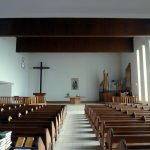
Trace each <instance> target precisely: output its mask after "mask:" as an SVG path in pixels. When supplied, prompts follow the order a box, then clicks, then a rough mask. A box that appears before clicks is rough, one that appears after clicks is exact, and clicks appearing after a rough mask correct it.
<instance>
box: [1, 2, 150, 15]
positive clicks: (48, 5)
mask: <svg viewBox="0 0 150 150" xmlns="http://www.w3.org/2000/svg"><path fill="white" fill-rule="evenodd" d="M149 9H150V1H149V0H132V1H131V0H25V1H21V0H13V1H8V0H1V1H0V17H1V18H19V17H20V18H27V17H30V18H32V17H35V18H37V17H88V18H89V17H94V18H99V17H100V18H149V16H150V11H149Z"/></svg>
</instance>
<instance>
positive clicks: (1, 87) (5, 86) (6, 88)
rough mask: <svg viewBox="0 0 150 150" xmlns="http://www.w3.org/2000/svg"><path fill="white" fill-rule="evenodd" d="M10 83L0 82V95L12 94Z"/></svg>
mask: <svg viewBox="0 0 150 150" xmlns="http://www.w3.org/2000/svg"><path fill="white" fill-rule="evenodd" d="M11 92H12V84H11V83H7V82H5V83H4V82H3V83H0V96H11V95H12V93H11Z"/></svg>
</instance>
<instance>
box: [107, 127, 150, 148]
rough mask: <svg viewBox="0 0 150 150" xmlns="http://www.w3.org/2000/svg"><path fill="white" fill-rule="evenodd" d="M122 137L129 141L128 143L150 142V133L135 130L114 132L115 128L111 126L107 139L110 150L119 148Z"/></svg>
mask: <svg viewBox="0 0 150 150" xmlns="http://www.w3.org/2000/svg"><path fill="white" fill-rule="evenodd" d="M121 139H125V140H126V141H127V143H131V144H132V143H134V142H136V143H150V134H145V132H144V133H142V131H141V132H140V133H136V134H135V132H133V133H132V132H130V133H128V132H126V133H122V132H121V131H120V132H116V133H114V131H113V129H112V128H110V129H109V131H108V134H107V136H106V141H105V145H106V148H107V149H108V150H112V149H115V148H117V146H118V143H119V141H120V140H121Z"/></svg>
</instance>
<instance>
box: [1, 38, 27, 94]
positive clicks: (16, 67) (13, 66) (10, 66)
mask: <svg viewBox="0 0 150 150" xmlns="http://www.w3.org/2000/svg"><path fill="white" fill-rule="evenodd" d="M22 57H24V58H25V65H26V67H25V69H22V68H21V58H22ZM0 81H5V82H10V83H12V91H11V95H12V96H13V95H20V96H21V95H22V96H23V95H28V54H21V53H16V38H15V37H0ZM4 94H5V93H4ZM0 96H4V95H0ZM5 96H6V95H5ZM8 96H10V95H8Z"/></svg>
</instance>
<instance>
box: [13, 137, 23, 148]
mask: <svg viewBox="0 0 150 150" xmlns="http://www.w3.org/2000/svg"><path fill="white" fill-rule="evenodd" d="M24 142H25V137H18V139H17V142H16V145H15V147H23V145H24Z"/></svg>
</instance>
